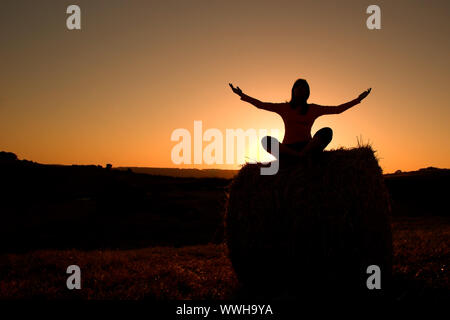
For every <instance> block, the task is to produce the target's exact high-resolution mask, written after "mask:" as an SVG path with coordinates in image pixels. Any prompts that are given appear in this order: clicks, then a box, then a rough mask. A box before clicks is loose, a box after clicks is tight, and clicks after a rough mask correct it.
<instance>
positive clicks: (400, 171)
mask: <svg viewBox="0 0 450 320" xmlns="http://www.w3.org/2000/svg"><path fill="white" fill-rule="evenodd" d="M402 172H403V171H402V170H397V171H395V173H402Z"/></svg>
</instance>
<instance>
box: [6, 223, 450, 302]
mask: <svg viewBox="0 0 450 320" xmlns="http://www.w3.org/2000/svg"><path fill="white" fill-rule="evenodd" d="M392 230H393V245H394V277H395V279H396V288H395V297H396V298H397V299H413V298H418V297H419V298H420V297H422V296H425V297H426V296H430V297H434V296H437V297H439V298H443V297H444V296H446V295H447V296H448V294H449V288H450V272H449V265H450V248H449V247H450V219H449V218H447V217H421V218H405V217H402V218H400V217H398V218H394V219H393V221H392ZM0 259H1V260H0V271H1V272H0V299H16V298H44V299H73V298H80V299H133V300H134V299H150V300H153V299H157V300H160V299H208V300H209V299H214V300H221V299H233V298H236V293H237V292H238V291H239V283H238V281H237V279H236V276H235V274H234V272H233V269H232V266H231V263H230V261H229V260H228V258H227V254H226V247H225V246H224V245H222V244H208V245H198V246H187V247H181V248H174V247H151V248H145V249H134V250H101V251H99V250H92V251H82V250H36V251H32V252H28V253H21V254H3V255H1V256H0ZM71 264H77V265H79V266H80V268H81V270H82V289H81V290H72V291H70V290H68V289H67V288H66V279H67V277H68V275H67V274H66V268H67V266H69V265H71Z"/></svg>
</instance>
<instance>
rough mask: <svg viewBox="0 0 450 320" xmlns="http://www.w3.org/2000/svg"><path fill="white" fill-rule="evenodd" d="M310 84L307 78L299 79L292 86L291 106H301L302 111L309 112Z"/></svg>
mask: <svg viewBox="0 0 450 320" xmlns="http://www.w3.org/2000/svg"><path fill="white" fill-rule="evenodd" d="M308 98H309V85H308V82H307V81H306V80H305V79H298V80H297V81H295V83H294V85H293V86H292V96H291V102H290V104H291V107H292V108H294V109H295V108H297V107H301V111H300V112H301V113H303V114H305V113H306V112H308V104H307V103H306V101H307V100H308Z"/></svg>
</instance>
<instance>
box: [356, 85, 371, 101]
mask: <svg viewBox="0 0 450 320" xmlns="http://www.w3.org/2000/svg"><path fill="white" fill-rule="evenodd" d="M370 91H372V88H369V89H367V90H366V91H364V92H363V93H361V94H360V95H359V96H358V100H359V101H361V100H363V99H365V98H366V97H367V96H368V95H369V93H370Z"/></svg>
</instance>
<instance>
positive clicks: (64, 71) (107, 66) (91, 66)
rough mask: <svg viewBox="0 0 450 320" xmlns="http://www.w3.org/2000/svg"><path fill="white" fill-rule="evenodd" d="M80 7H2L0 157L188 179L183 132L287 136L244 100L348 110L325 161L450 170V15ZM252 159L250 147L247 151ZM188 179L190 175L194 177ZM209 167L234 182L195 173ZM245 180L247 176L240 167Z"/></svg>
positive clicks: (333, 120)
mask: <svg viewBox="0 0 450 320" xmlns="http://www.w3.org/2000/svg"><path fill="white" fill-rule="evenodd" d="M73 3H74V2H73V1H39V2H38V1H22V0H7V1H5V0H2V1H1V3H0V15H1V16H0V35H1V39H2V46H1V50H0V70H1V71H0V72H1V74H2V76H1V77H0V87H1V88H2V90H1V92H0V150H5V151H10V152H14V153H16V154H17V155H18V156H19V158H21V159H29V160H33V161H37V162H41V163H60V164H74V163H77V164H101V165H105V164H106V163H112V164H113V165H114V166H152V167H176V166H177V165H175V164H173V163H172V161H171V149H172V147H173V146H174V145H175V144H176V143H175V142H172V141H170V136H171V133H172V131H173V130H174V129H177V128H186V129H188V130H190V131H193V122H194V120H202V121H203V127H204V129H207V128H218V129H220V130H223V132H225V129H226V128H230V129H232V128H242V129H248V128H255V129H260V128H269V129H271V128H278V129H280V130H283V123H282V120H281V118H280V117H279V116H278V115H276V114H273V113H270V112H267V111H263V110H258V109H256V108H254V107H252V106H251V105H249V104H246V103H244V102H242V101H240V100H239V97H237V96H236V95H234V94H233V93H232V92H231V90H230V89H229V87H228V82H232V83H233V84H235V85H238V86H240V87H241V88H242V89H243V91H244V92H245V93H247V94H249V95H251V96H254V97H256V98H259V99H261V100H263V101H273V102H282V101H285V100H288V99H289V98H290V90H291V87H292V84H293V82H294V81H295V80H296V79H297V78H300V77H301V78H305V79H307V80H308V82H309V84H310V86H311V97H310V102H314V103H318V104H324V105H337V104H340V103H343V102H346V101H348V100H351V99H354V98H355V97H357V95H358V94H359V93H361V92H362V91H363V90H365V89H367V88H368V87H372V88H373V90H372V94H371V95H370V96H369V97H368V98H367V99H366V100H365V101H364V102H363V103H362V104H360V105H357V106H356V107H355V108H353V109H350V110H348V111H346V112H345V113H343V114H340V115H329V116H324V117H322V118H319V119H318V120H317V121H316V123H315V125H314V127H313V133H314V132H315V131H316V130H318V129H320V128H321V127H323V126H330V127H332V128H333V130H334V139H333V141H332V143H331V144H330V146H329V148H335V147H339V146H347V147H353V146H355V145H356V144H357V137H359V136H362V138H363V141H365V142H367V141H369V142H371V144H372V145H373V147H374V148H375V149H376V150H377V152H378V153H377V155H378V157H379V158H380V164H381V166H382V168H383V170H384V171H385V172H393V171H395V170H397V169H401V170H416V169H418V168H422V167H427V166H436V167H447V168H449V167H450V151H449V147H448V146H449V143H448V141H449V140H450V128H449V119H450V106H449V101H450V90H449V89H448V88H447V86H448V84H449V83H450V81H449V77H450V76H449V61H450V60H449V56H450V54H449V53H450V43H449V41H448V35H449V34H450V32H449V31H450V30H449V29H450V27H449V24H448V20H449V18H450V2H449V1H376V2H374V4H375V3H376V4H378V5H379V6H380V7H381V19H382V22H381V23H382V29H381V30H368V29H367V28H366V24H365V20H366V18H367V16H368V15H367V14H366V13H365V9H366V8H367V6H368V5H369V4H372V3H369V2H367V3H366V2H364V1H341V2H339V7H336V3H337V2H336V1H216V0H212V1H211V0H209V1H198V0H192V1H114V0H108V1H98V0H90V1H76V3H77V4H78V5H79V6H80V7H81V10H82V30H81V31H68V30H67V29H66V23H65V19H66V17H67V15H66V13H65V10H66V7H67V6H68V5H70V4H73ZM250 149H252V148H250ZM187 167H192V166H187ZM195 167H199V168H210V167H218V168H229V167H230V166H226V165H223V166H220V165H212V166H207V165H199V166H195ZM235 167H236V166H235Z"/></svg>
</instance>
